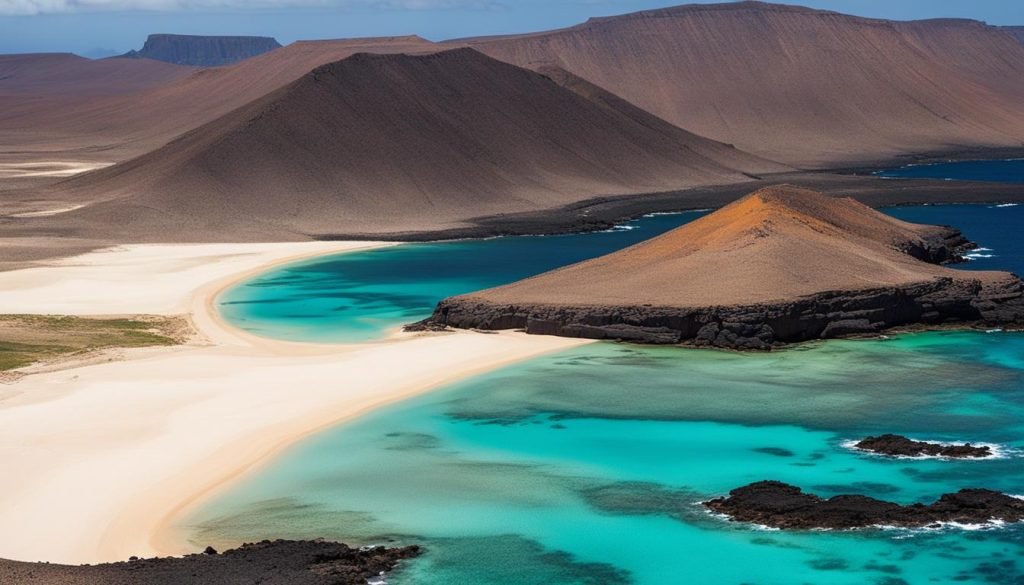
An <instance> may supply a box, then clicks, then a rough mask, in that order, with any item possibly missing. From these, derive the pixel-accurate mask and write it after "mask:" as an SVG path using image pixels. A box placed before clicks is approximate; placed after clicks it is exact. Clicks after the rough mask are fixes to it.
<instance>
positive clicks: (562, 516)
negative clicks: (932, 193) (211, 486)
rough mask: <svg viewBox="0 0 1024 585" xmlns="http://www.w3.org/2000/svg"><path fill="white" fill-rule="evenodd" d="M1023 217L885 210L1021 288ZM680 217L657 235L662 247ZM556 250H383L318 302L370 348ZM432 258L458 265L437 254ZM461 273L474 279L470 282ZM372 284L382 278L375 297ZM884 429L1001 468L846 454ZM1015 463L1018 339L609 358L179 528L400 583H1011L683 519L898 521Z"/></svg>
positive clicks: (1017, 564)
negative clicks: (709, 507)
mask: <svg viewBox="0 0 1024 585" xmlns="http://www.w3.org/2000/svg"><path fill="white" fill-rule="evenodd" d="M1021 209H1022V208H1020V207H996V206H984V205H972V206H933V207H914V208H898V209H894V210H890V212H891V213H893V214H894V215H897V216H899V217H902V218H904V219H908V220H912V221H926V222H931V223H949V224H955V225H957V226H959V227H962V228H963V229H964V231H965V232H966V233H967V235H968V236H969V237H971V238H973V239H975V240H976V241H978V242H979V245H980V246H982V247H985V248H990V250H986V251H982V252H981V253H979V257H978V258H977V259H976V260H974V261H972V262H971V263H969V264H968V265H966V266H965V267H966V268H975V269H982V268H1001V269H1009V270H1014V271H1017V272H1019V273H1024V244H1022V243H1021V242H1020V241H1019V238H1017V237H1015V234H1016V232H1017V230H1018V229H1019V226H1021V225H1024V223H1022V220H1024V216H1022V213H1024V212H1022V211H1021ZM653 219H658V218H653ZM686 219H689V218H688V217H687V216H675V217H672V216H669V218H668V219H664V221H665V222H666V225H662V226H661V227H663V228H664V229H668V228H669V227H672V226H671V225H667V224H670V223H672V222H673V221H675V222H677V223H678V222H681V221H685V220H686ZM652 229H653V228H652ZM633 231H636V230H630V231H626V232H617V233H618V234H627V235H630V234H632V232H633ZM652 233H653V231H652V232H647V233H637V234H635V235H637V236H639V237H638V238H637V239H643V238H646V237H649V236H650V235H652ZM599 237H609V238H610V237H621V236H616V234H615V233H613V234H607V235H606V234H592V235H582V236H560V237H559V238H563V240H562V241H563V242H575V243H573V244H572V245H571V246H569V247H573V246H577V245H578V246H582V247H583V250H582V251H581V250H580V249H577V250H576V251H575V252H574V254H575V257H574V259H580V258H582V257H586V254H591V253H593V254H596V253H604V251H607V249H605V250H603V251H596V249H597V248H598V247H599V246H595V247H594V249H590V248H589V244H586V242H588V241H589V240H586V238H599ZM527 240H530V241H531V244H532V242H545V244H544V246H540V247H537V248H530V246H529V245H527V244H522V245H523V246H524V247H527V248H529V251H524V253H523V254H521V255H519V256H517V258H519V260H518V261H517V262H515V263H512V264H511V265H512V266H513V267H515V268H514V269H513V270H509V269H508V268H509V266H510V265H509V264H508V263H505V262H498V261H494V262H488V261H487V260H486V259H485V258H483V259H481V258H477V259H475V260H473V262H475V264H474V263H468V262H465V259H466V258H470V259H472V258H471V257H472V256H474V254H470V255H469V256H464V257H463V260H460V261H457V262H456V261H453V258H458V257H459V254H460V253H461V254H467V250H466V249H465V248H467V247H468V248H469V251H470V252H472V250H473V248H472V247H473V246H477V245H480V246H495V245H499V246H503V245H506V243H507V244H511V245H513V246H516V245H520V244H516V243H515V242H520V241H527ZM557 241H558V239H557V238H508V239H502V240H490V241H487V242H459V243H457V244H428V245H417V246H424V249H423V251H422V252H414V253H412V254H413V256H412V257H413V258H415V260H413V261H410V260H409V257H406V256H403V253H400V252H399V251H400V250H401V248H396V249H394V252H393V251H392V250H388V251H386V252H393V253H397V255H396V256H392V257H391V258H393V259H394V258H397V260H398V261H397V262H395V263H390V264H389V263H388V262H387V261H386V257H385V256H376V257H375V258H376V259H375V260H373V258H374V256H373V255H374V254H377V253H378V252H369V253H366V254H363V255H362V256H365V257H370V258H371V260H365V259H358V260H353V261H352V264H350V266H352V265H356V264H359V263H360V262H367V263H368V265H367V266H359V267H358V268H357V269H356V270H355V272H356V273H357V274H359V275H360V276H358V277H351V272H350V271H349V270H348V269H346V268H341V267H339V268H338V270H339V271H342V272H345V273H346V275H347V276H346V277H345V278H350V277H351V278H352V279H353V280H354V281H356V280H359V279H362V282H364V283H365V282H369V283H370V285H369V286H370V287H371V288H370V289H366V290H364V291H363V292H366V293H367V295H366V297H365V298H364V297H358V298H355V299H347V298H343V299H342V300H341V301H337V300H333V301H331V302H341V303H345V304H347V305H346V306H347V307H349V308H348V309H346V310H350V311H351V312H350V313H349V315H348V316H347V317H345V319H351V318H353V317H358V310H353V309H352V307H353V306H355V307H363V308H364V309H367V314H368V315H371V316H372V318H370V319H369V320H368V321H367V323H368V325H367V327H366V328H365V329H363V330H362V331H361V332H360V333H359V334H357V335H356V336H355V337H354V338H353V339H366V338H372V337H374V336H379V335H380V334H381V332H384V331H386V330H387V329H388V328H389V327H391V326H393V324H396V323H398V322H401V321H402V320H406V321H408V320H411V318H414V317H419V316H420V315H423V314H424V312H429V308H430V307H431V306H432V304H433V302H434V301H436V300H437V298H439V296H444V295H446V294H452V293H453V292H462V291H463V290H471V289H472V288H478V287H479V286H480V285H481V283H484V284H486V285H490V284H498V283H499V282H502V281H503V280H502V279H511V278H518V277H519V276H516V275H514V274H513V273H518V274H519V275H522V274H521V273H522V272H523V270H526V269H534V268H531V267H532V266H534V265H533V262H537V263H538V264H537V265H538V266H539V265H540V264H545V265H546V264H549V263H550V262H554V261H555V260H556V256H557V254H556V253H554V252H552V253H551V254H550V255H549V254H547V253H542V252H544V250H545V246H547V245H548V242H557ZM594 241H596V240H594ZM627 241H628V240H626V239H623V240H618V241H616V242H614V243H613V244H614V245H618V246H621V245H625V242H627ZM492 242H500V244H494V243H492ZM608 245H612V244H608ZM444 246H460V247H462V248H463V249H462V250H460V251H459V252H456V253H454V254H447V253H443V252H442V250H445V249H446V248H444ZM403 248H404V247H403ZM481 249H483V248H481ZM351 256H352V257H354V256H357V255H355V254H353V255H351ZM482 256H486V254H482ZM340 258H341V257H338V258H335V259H331V260H329V261H330V262H333V261H335V260H340ZM564 258H565V257H564V256H558V259H559V261H563V262H564V261H565V260H564ZM380 260H384V261H383V263H381V262H378V261H380ZM408 262H412V266H413V267H415V268H416V270H417V271H418V272H417V274H418V275H426V276H425V277H424V278H425V282H424V283H423V286H424V287H425V288H424V289H423V290H418V291H415V292H414V293H410V294H405V293H406V292H408V291H407V290H405V288H406V287H407V285H408V284H409V283H410V282H415V281H416V278H413V279H412V280H411V281H410V280H407V279H406V277H409V276H410V274H409V273H406V272H397V270H398V267H403V269H408V268H409V264H408ZM369 264H372V266H369ZM312 266H314V267H315V268H314V270H313V271H312V272H313V273H314V274H315V275H316V276H315V279H320V280H321V285H318V286H322V285H325V284H326V285H330V284H329V283H330V281H331V279H332V278H335V277H334V276H330V275H329V274H328V273H329V272H333V270H334V269H333V268H332V270H331V271H325V270H323V267H322V266H318V265H317V264H316V263H313V264H312ZM456 267H458V268H456ZM467 268H471V269H472V271H476V272H475V274H474V273H473V272H469V273H468V274H471V275H473V276H472V278H467V272H465V270H466V269H467ZM293 270H295V272H293V273H291V277H292V278H298V279H301V278H302V277H303V274H304V269H303V268H302V266H299V267H293ZM534 270H535V269H534ZM276 274H277V276H274V278H277V277H279V276H282V273H280V272H278V273H276ZM373 274H379V275H383V280H382V281H381V282H378V283H374V282H372V278H373ZM396 274H397V275H398V276H392V277H393V278H397V284H395V289H397V290H399V291H401V292H400V293H396V294H395V295H390V296H389V295H388V294H385V295H384V297H385V300H384V301H382V303H383V304H382V305H375V304H374V302H375V301H374V299H373V298H372V297H373V296H374V295H376V294H378V293H379V292H384V293H389V292H390V291H391V290H392V289H391V288H390V286H391V285H392V284H394V282H393V281H391V280H388V278H391V277H389V276H388V275H396ZM267 282H271V281H267ZM286 283H287V280H286ZM269 286H277V285H269ZM345 286H347V285H343V287H342V288H344V287H345ZM363 286H366V285H364V284H357V286H355V287H354V290H357V291H358V290H360V289H361V287H363ZM373 287H377V288H373ZM350 290H351V289H350ZM341 296H342V297H343V296H344V295H341ZM311 297H313V298H315V295H314V294H312V292H311ZM359 303H365V304H362V305H360V304H359ZM271 304H273V303H271ZM381 307H383V308H384V311H383V315H382V314H381V312H378V309H379V308H381ZM315 310H316V309H314V308H310V313H303V314H302V315H301V316H300V317H299V318H298V320H297V321H292V319H291V318H290V317H288V316H287V315H285V314H283V313H282V314H281V315H282V316H280V318H279V320H280V321H281V322H283V323H285V325H283V326H284V327H291V326H293V325H294V326H295V331H296V332H298V333H296V334H297V335H307V337H306V339H309V338H310V337H311V338H313V339H323V338H324V337H327V338H332V335H333V334H329V333H327V334H326V335H325V333H326V332H325V331H323V330H320V329H317V328H313V329H307V328H306V325H307V323H306V322H307V320H309V319H313V317H310V316H309V315H312V314H313V311H315ZM270 320H271V321H273V320H274V319H270ZM289 323H290V324H289ZM336 325H337V323H336V322H335V323H334V325H332V326H336ZM325 329H328V330H329V329H330V327H329V326H325ZM278 331H279V330H274V331H272V333H273V334H275V335H277V334H278ZM302 332H305V333H302ZM879 432H899V433H905V434H908V435H910V436H912V437H917V438H930V439H949V440H972V441H989V442H995V443H999V444H1001V445H1003V446H1004V447H1005V448H1006V449H1008V450H1009V455H1008V456H1007V457H1005V458H1002V459H996V460H989V461H937V460H924V461H910V460H895V459H886V458H879V457H873V456H868V455H863V454H857V453H853V452H851V451H849V450H847V449H846V448H845V447H843V443H844V441H847V440H849V439H855V438H858V437H861V436H863V435H865V434H867V433H879ZM1016 449H1024V335H1022V334H1010V333H998V332H993V333H965V332H943V333H928V334H913V335H903V336H898V337H894V338H891V339H887V340H878V341H833V342H828V343H818V344H810V345H805V346H801V347H799V348H797V349H793V350H788V351H784V352H775V353H771V354H758V355H739V354H734V353H727V352H718V351H698V350H677V349H674V348H643V347H635V346H627V345H618V344H611V343H601V344H594V345H590V346H587V347H583V348H579V349H575V350H572V351H569V352H564V353H561V354H558V355H552V356H547V357H543V358H539V359H536V360H532V361H530V362H527V363H522V364H518V365H515V366H512V367H509V368H505V369H503V370H500V371H497V372H492V373H490V374H488V375H485V376H481V377H478V378H475V379H473V380H470V381H467V382H464V383H461V384H458V385H455V386H452V387H449V388H447V389H444V390H441V391H438V392H435V393H432V394H429V395H425V396H422V397H419V398H417V399H414V400H410V401H407V402H403V403H401V404H397V405H394V406H391V407H388V408H385V409H382V410H380V411H377V412H375V413H373V414H371V415H369V416H367V417H364V418H362V419H359V420H358V421H356V422H354V423H351V424H347V425H344V426H341V427H338V428H335V429H333V430H330V431H327V432H324V433H321V434H319V435H317V436H315V437H312V438H311V439H309V440H306V441H303V442H302V443H300V444H299V445H297V446H295V447H294V448H292V449H290V450H289V451H288V452H287V453H286V454H285V455H284V456H283V457H281V458H280V459H278V460H277V461H275V462H274V463H273V464H272V465H271V466H269V467H268V468H266V469H264V470H262V471H260V472H258V473H256V474H255V475H254V476H252V477H250V478H248V479H247V480H246V481H245V482H243V483H242V484H241V485H239V486H238V487H236V488H234V489H232V490H230V491H229V492H228V493H225V494H223V495H222V496H221V497H219V498H217V499H216V500H215V501H212V502H209V504H208V505H207V506H205V507H204V508H203V509H202V510H200V511H199V512H198V513H197V514H196V515H195V516H194V517H193V518H191V519H190V520H189V526H190V529H191V531H192V534H193V538H194V540H195V542H196V543H199V544H202V545H206V544H211V543H212V544H214V545H215V546H217V545H225V544H233V543H237V542H238V541H241V540H251V539H259V538H263V537H266V536H269V535H272V536H275V537H294V538H299V537H326V538H334V539H341V540H345V541H349V542H359V543H380V542H386V541H389V540H392V539H394V540H398V541H401V542H419V543H423V544H425V545H426V546H427V547H428V553H427V554H426V556H425V557H423V558H422V559H420V560H417V561H415V562H413V563H411V564H410V565H409V566H408V567H407V568H406V569H405V570H404V571H402V572H400V573H398V574H395V575H392V576H390V578H389V579H390V582H392V583H395V584H403V583H410V584H429V585H433V584H438V585H440V584H478V583H488V584H490V583H495V584H506V583H507V584H534V583H536V584H541V583H543V584H549V583H564V584H575V583H579V584H587V585H591V584H604V583H638V584H652V585H653V584H662V583H702V584H704V583H706V584H719V583H721V584H739V583H759V584H760V583H779V584H791V583H818V584H833V583H834V584H846V583H849V584H854V583H856V584H861V583H877V584H885V585H897V584H901V583H908V584H918V583H920V584H931V583H1019V582H1020V581H1021V579H1022V578H1024V558H1022V554H1024V547H1022V543H1024V529H1022V528H1020V527H1007V528H1000V529H995V530H974V531H968V530H962V529H946V530H939V531H930V532H929V531H917V532H911V531H882V530H870V531H859V532H846V533H826V532H805V533H783V532H779V531H767V530H759V529H756V528H754V527H750V526H745V525H737V524H731V523H728V522H725V521H723V520H721V519H718V518H714V517H712V516H710V515H708V514H705V513H704V512H703V511H702V509H701V508H700V507H699V506H698V505H697V502H699V501H700V500H702V499H706V498H708V497H713V496H716V495H720V494H723V493H725V492H726V491H728V490H729V489H731V488H733V487H736V486H739V485H743V484H745V483H748V482H750V481H755V480H759V479H765V478H771V479H779V480H783V481H788V482H791V483H794V484H797V485H800V486H803V487H805V488H807V489H810V490H813V491H815V492H816V493H819V494H821V495H826V496H827V495H833V494H836V493H850V492H858V493H865V494H869V495H872V496H875V497H881V498H888V499H892V500H897V501H900V502H911V501H916V500H931V499H933V498H935V497H936V496H938V495H939V494H941V493H943V492H948V491H953V490H956V489H959V488H962V487H969V486H984V487H991V488H994V489H1001V490H1005V491H1007V492H1009V493H1024V458H1021V457H1020V456H1018V454H1017V453H1016V452H1014V450H1016Z"/></svg>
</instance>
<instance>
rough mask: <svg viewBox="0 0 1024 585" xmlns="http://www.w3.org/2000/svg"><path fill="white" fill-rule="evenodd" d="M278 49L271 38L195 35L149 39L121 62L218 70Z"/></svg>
mask: <svg viewBox="0 0 1024 585" xmlns="http://www.w3.org/2000/svg"><path fill="white" fill-rule="evenodd" d="M280 46H281V44H280V43H278V42H277V40H275V39H273V38H271V37H221V36H198V35H168V34H156V35H149V38H147V39H146V44H144V45H143V46H142V49H141V50H139V51H129V52H127V53H125V54H124V55H121V57H123V58H133V59H155V60H157V61H165V62H167V63H175V64H177V65H193V66H196V67H218V66H221V65H230V64H231V63H237V62H239V61H242V60H245V59H248V58H250V57H255V56H256V55H262V54H263V53H266V52H267V51H273V50H274V49H277V48H279V47H280Z"/></svg>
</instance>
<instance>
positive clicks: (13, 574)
mask: <svg viewBox="0 0 1024 585" xmlns="http://www.w3.org/2000/svg"><path fill="white" fill-rule="evenodd" d="M420 553H421V549H420V547H418V546H405V547H396V548H386V547H372V548H352V547H349V546H347V545H345V544H341V543H337V542H325V541H288V540H275V541H269V540H265V541H263V542H258V543H254V544H245V545H242V546H240V547H239V548H237V549H233V550H228V551H225V552H223V553H220V554H218V553H217V552H216V551H215V550H213V549H212V548H207V549H206V552H205V553H203V554H195V555H188V556H185V557H173V558H156V559H135V558H133V559H132V560H130V561H125V562H120V563H106V564H101V565H81V566H70V565H56V564H50V563H28V562H18V561H6V560H0V583H10V584H12V585H13V584H17V585H181V584H183V583H188V584H189V585H251V584H253V583H266V584H274V583H276V584H287V585H366V583H367V581H368V580H370V579H372V578H376V577H379V576H380V575H381V574H382V573H386V572H388V571H391V570H393V569H394V568H395V567H396V566H397V565H398V564H399V563H400V562H401V561H403V560H406V559H411V558H413V557H416V556H418V555H419V554H420Z"/></svg>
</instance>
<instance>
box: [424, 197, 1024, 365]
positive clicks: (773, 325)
mask: <svg viewBox="0 0 1024 585" xmlns="http://www.w3.org/2000/svg"><path fill="white" fill-rule="evenodd" d="M971 246H972V244H970V243H969V242H968V241H967V240H966V239H965V238H964V237H963V235H962V234H960V232H959V231H957V230H955V229H952V228H945V227H938V226H925V225H915V224H910V223H906V222H903V221H899V220H897V219H894V218H892V217H889V216H887V215H885V214H883V213H881V212H878V211H875V210H873V209H871V208H869V207H867V206H865V205H863V204H861V203H858V202H856V201H854V200H853V199H837V198H832V197H828V196H826V195H823V194H820V193H816V192H814V191H809V190H805V189H800V188H796V187H792V186H788V185H783V186H776V187H771V188H765V189H761V190H759V191H756V192H754V193H752V194H750V195H748V196H746V197H744V198H742V199H741V200H739V201H737V202H735V203H732V204H730V205H728V206H726V207H724V208H722V209H720V210H718V211H716V212H715V213H712V214H710V215H708V216H705V217H703V218H701V219H699V220H697V221H694V222H692V223H690V224H687V225H685V226H682V227H680V228H677V229H675V230H673V231H671V232H668V233H666V234H663V235H661V236H659V237H657V238H654V239H651V240H648V241H646V242H641V243H640V244H637V245H635V246H632V247H630V248H626V249H624V250H621V251H618V252H615V253H613V254H609V255H606V256H602V257H600V258H595V259H593V260H589V261H586V262H581V263H579V264H575V265H572V266H568V267H565V268H561V269H558V270H554V271H551V272H547V273H545V274H541V275H539V276H535V277H533V278H529V279H526V280H522V281H519V282H515V283H512V284H509V285H505V286H501V287H497V288H493V289H489V290H485V291H482V292H477V293H473V294H468V295H463V296H458V297H454V298H449V299H446V300H444V301H442V302H441V303H440V304H439V305H438V307H437V309H436V310H435V312H434V314H433V315H432V316H431V317H430V318H429V319H427V320H426V321H425V322H424V323H421V324H419V325H420V326H421V327H422V326H427V327H439V326H451V327H457V328H471V329H485V330H496V329H525V330H526V331H527V332H528V333H536V334H547V335H561V336H566V337H584V338H592V339H618V340H624V341H635V342H641V343H660V344H674V343H688V344H692V345H697V346H714V347H723V348H731V349H770V348H772V347H776V346H779V345H783V344H786V343H793V342H800V341H808V340H812V339H823V338H832V337H842V336H849V335H864V334H876V333H878V332H880V331H883V330H885V329H888V328H892V327H899V326H907V325H919V324H923V325H930V326H941V325H946V324H962V325H981V326H986V327H987V326H997V325H998V326H1013V325H1019V324H1021V323H1024V283H1022V282H1021V280H1020V279H1019V278H1018V277H1017V276H1015V275H1013V274H1010V273H1007V272H981V271H976V272H975V271H962V270H954V269H951V268H947V267H945V266H942V265H941V264H942V263H945V262H949V261H952V260H956V259H958V258H959V256H958V255H959V252H961V251H963V250H965V249H967V248H969V247H971Z"/></svg>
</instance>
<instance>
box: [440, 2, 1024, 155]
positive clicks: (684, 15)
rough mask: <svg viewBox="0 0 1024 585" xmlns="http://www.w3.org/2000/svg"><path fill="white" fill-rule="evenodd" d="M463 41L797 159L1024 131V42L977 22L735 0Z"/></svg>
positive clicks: (917, 148)
mask: <svg viewBox="0 0 1024 585" xmlns="http://www.w3.org/2000/svg"><path fill="white" fill-rule="evenodd" d="M457 42H458V43H459V44H467V43H468V44H469V45H471V46H473V47H475V48H477V49H478V50H480V51H483V52H485V53H487V54H489V55H491V56H494V57H496V58H499V59H502V60H505V61H508V62H510V63H515V64H518V65H521V66H526V67H534V68H536V67H542V66H550V65H555V66H559V67H562V68H564V69H566V70H568V71H571V72H573V73H575V74H577V75H579V76H580V77H583V78H585V79H587V80H589V81H591V82H593V83H595V84H597V85H599V86H601V87H603V88H605V89H607V90H609V91H611V92H612V93H615V94H617V95H620V96H622V97H623V98H626V99H628V100H630V101H631V102H633V103H634V104H636V105H638V106H640V107H642V108H644V109H646V110H648V111H649V112H651V113H653V114H656V115H657V116H659V117H661V118H664V119H665V120H667V121H669V122H672V123H674V124H676V125H677V126H680V127H682V128H686V129H688V130H690V131H692V132H695V133H697V134H700V135H702V136H707V137H709V138H713V139H715V140H720V141H723V142H727V143H731V144H736V145H737V146H738V147H739V148H741V149H743V150H747V151H749V152H752V153H755V154H760V155H762V156H766V157H769V158H773V159H775V160H782V161H784V162H788V163H792V164H800V165H817V166H828V165H835V164H842V163H847V162H851V161H864V160H871V159H875V160H877V159H881V158H891V157H893V156H895V155H899V154H904V153H908V152H923V151H937V150H948V149H957V148H962V147H978V146H1013V147H1019V146H1021V144H1022V142H1024V100H1021V99H1020V96H1021V95H1024V46H1022V45H1021V44H1020V43H1017V42H1015V41H1014V39H1013V38H1012V36H1011V35H1010V34H1009V33H1007V32H1006V31H1003V30H1000V29H998V28H996V27H989V26H986V25H984V24H982V23H979V22H974V21H967V20H939V21H921V22H907V23H903V22H893V21H884V20H874V19H865V18H858V17H852V16H845V15H841V14H837V13H833V12H824V11H817V10H811V9H807V8H801V7H795V6H784V5H774V4H764V3H756V2H738V3H733V4H721V5H690V6H680V7H676V8H667V9H662V10H651V11H646V12H639V13H635V14H630V15H624V16H617V17H608V18H595V19H591V20H590V21H588V22H587V23H585V24H582V25H579V26H576V27H572V28H568V29H564V30H558V31H552V32H547V33H538V34H529V35H521V36H507V37H499V38H490V39H489V38H483V39H468V40H459V41H457Z"/></svg>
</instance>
